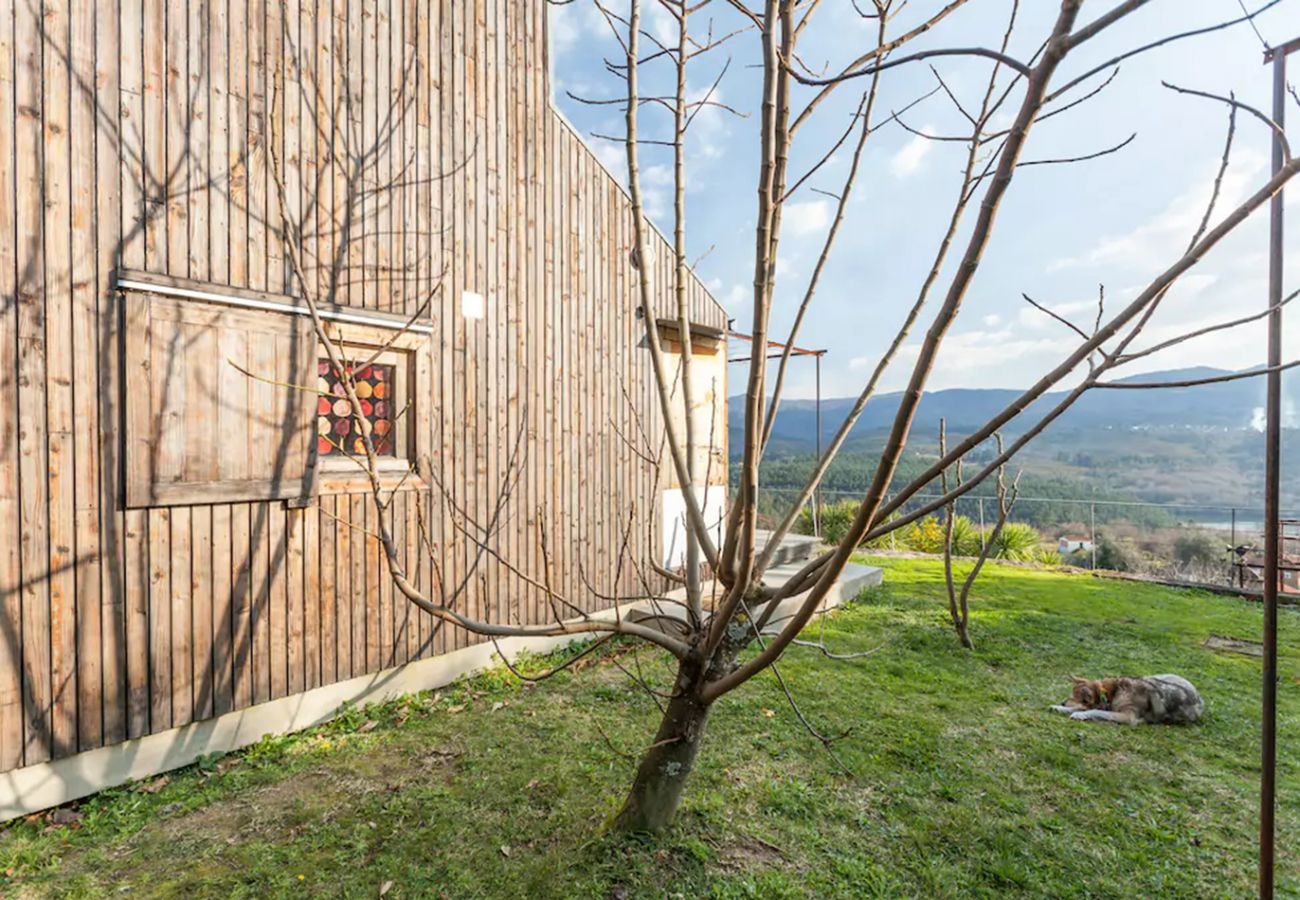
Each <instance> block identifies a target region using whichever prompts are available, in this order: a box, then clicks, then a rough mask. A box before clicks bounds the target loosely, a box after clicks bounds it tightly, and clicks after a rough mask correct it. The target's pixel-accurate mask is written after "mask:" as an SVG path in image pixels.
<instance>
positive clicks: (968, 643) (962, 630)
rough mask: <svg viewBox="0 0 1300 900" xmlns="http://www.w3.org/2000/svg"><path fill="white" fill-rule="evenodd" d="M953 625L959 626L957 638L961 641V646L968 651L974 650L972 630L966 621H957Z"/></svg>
mask: <svg viewBox="0 0 1300 900" xmlns="http://www.w3.org/2000/svg"><path fill="white" fill-rule="evenodd" d="M953 624H954V625H956V626H957V638H958V639H959V640H960V641H961V645H962V646H963V647H965V648H966V649H967V650H974V649H975V642H974V641H972V640H971V639H970V630H969V627H968V625H967V624H966V620H965V619H964V618H963V619H957V620H955V621H954V622H953Z"/></svg>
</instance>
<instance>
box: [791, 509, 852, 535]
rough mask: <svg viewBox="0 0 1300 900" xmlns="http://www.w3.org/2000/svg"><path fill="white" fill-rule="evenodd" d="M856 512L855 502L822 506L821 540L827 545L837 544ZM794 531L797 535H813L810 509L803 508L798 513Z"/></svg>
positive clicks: (846, 532)
mask: <svg viewBox="0 0 1300 900" xmlns="http://www.w3.org/2000/svg"><path fill="white" fill-rule="evenodd" d="M857 512H858V504H857V501H854V500H839V501H837V502H835V503H826V504H823V505H822V516H821V519H822V540H823V541H825V542H826V543H828V544H838V543H839V542H840V541H842V540H844V536H845V535H846V534H848V533H849V526H850V525H852V524H853V517H854V516H855V515H856V514H857ZM794 530H795V531H797V532H798V533H799V534H812V533H813V517H812V507H810V506H805V507H804V508H803V511H801V512H800V513H799V519H798V521H797V522H796V523H795V526H794Z"/></svg>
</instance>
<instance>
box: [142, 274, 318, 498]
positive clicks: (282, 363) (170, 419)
mask: <svg viewBox="0 0 1300 900" xmlns="http://www.w3.org/2000/svg"><path fill="white" fill-rule="evenodd" d="M125 303H126V378H125V380H124V384H125V393H126V396H125V409H126V505H127V506H128V507H142V506H176V505H187V504H196V503H200V504H201V503H220V502H229V501H238V500H272V499H285V498H294V497H302V496H305V495H306V494H307V492H308V489H309V487H310V480H309V476H310V474H311V473H310V467H311V465H312V464H313V457H314V445H315V441H314V432H315V427H314V426H315V418H316V396H315V395H314V394H312V393H309V392H306V391H302V390H297V389H295V388H294V387H291V385H301V386H305V387H308V388H310V387H312V386H314V385H315V384H316V360H317V343H316V336H315V334H314V332H313V330H312V326H311V321H310V320H309V319H308V318H307V317H306V316H301V315H296V314H294V313H292V312H287V311H286V312H279V311H277V310H258V309H245V308H239V307H233V306H224V305H222V304H220V303H212V302H207V301H203V300H196V299H190V298H176V297H168V296H162V295H159V294H150V293H136V292H131V291H128V292H126V293H125ZM232 361H233V362H234V363H237V364H238V365H239V366H240V367H241V368H243V369H245V370H246V371H248V372H250V373H252V374H254V375H257V376H259V378H251V377H249V376H247V375H245V374H244V373H243V372H240V371H239V369H237V368H236V367H235V365H232ZM261 379H268V380H261ZM271 382H275V383H271Z"/></svg>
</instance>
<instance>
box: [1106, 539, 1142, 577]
mask: <svg viewBox="0 0 1300 900" xmlns="http://www.w3.org/2000/svg"><path fill="white" fill-rule="evenodd" d="M1140 563H1141V559H1140V558H1139V556H1138V552H1137V549H1136V548H1134V547H1131V546H1127V545H1125V544H1120V543H1117V542H1116V541H1112V540H1110V539H1109V538H1102V539H1101V542H1100V543H1099V544H1097V568H1099V569H1110V570H1112V571H1114V572H1130V571H1134V570H1136V569H1138V568H1140Z"/></svg>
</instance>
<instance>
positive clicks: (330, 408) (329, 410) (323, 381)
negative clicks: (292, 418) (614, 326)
mask: <svg viewBox="0 0 1300 900" xmlns="http://www.w3.org/2000/svg"><path fill="white" fill-rule="evenodd" d="M340 348H341V350H342V353H343V360H344V369H345V371H346V372H347V373H348V374H349V375H350V376H351V377H352V384H353V386H354V387H355V389H356V392H357V399H358V400H360V401H361V414H362V415H363V416H364V417H365V419H366V421H367V422H369V423H370V429H371V430H370V437H371V440H372V441H373V443H374V447H375V455H376V456H377V457H378V463H379V469H380V471H381V472H383V473H388V474H392V473H394V472H397V473H401V472H406V471H408V470H409V469H411V468H412V467H413V466H414V464H415V447H414V445H413V437H414V434H415V428H414V427H413V422H414V413H415V411H414V410H413V409H412V408H411V407H412V400H413V399H414V396H415V395H414V393H413V386H414V384H415V369H416V366H415V362H416V357H415V354H414V353H413V352H412V351H411V350H407V349H402V348H393V347H390V348H388V349H379V348H376V347H374V346H366V345H362V344H352V343H348V344H342V345H340ZM316 390H317V391H318V392H319V393H318V394H317V395H316V462H317V464H318V465H319V466H320V468H321V469H322V470H323V471H325V472H333V473H334V474H335V475H346V476H354V477H355V476H358V475H359V474H360V472H361V470H360V469H358V468H357V460H361V459H364V458H365V452H366V451H365V445H364V444H362V442H361V432H360V431H358V429H357V423H356V420H355V419H354V418H353V417H352V407H351V405H350V404H349V403H348V400H347V396H346V391H345V390H344V388H343V376H342V374H341V373H339V372H337V371H335V369H334V367H333V366H332V365H331V364H330V361H329V359H327V358H326V357H325V355H324V350H322V351H321V353H320V355H319V357H318V359H317V363H316Z"/></svg>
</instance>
